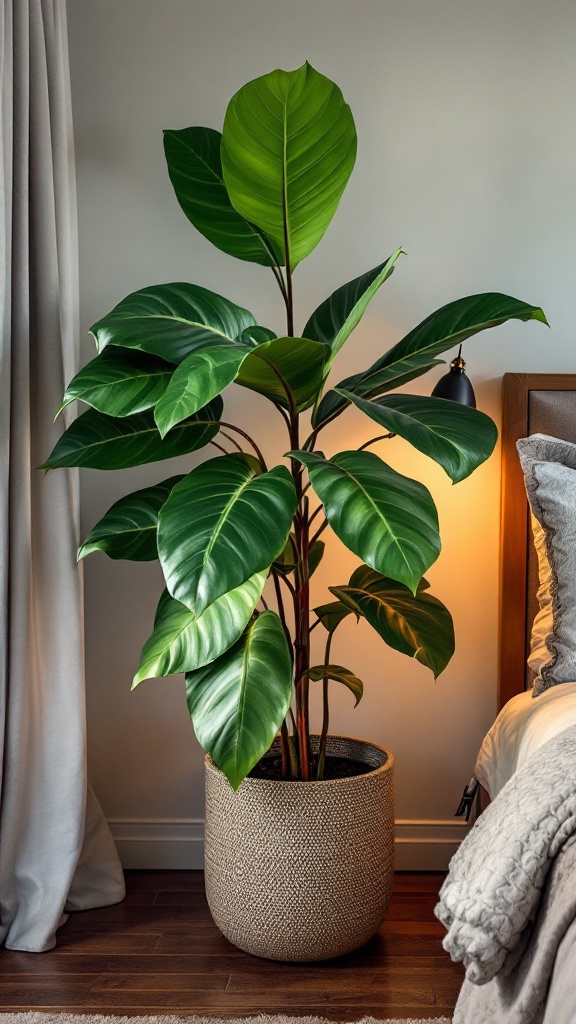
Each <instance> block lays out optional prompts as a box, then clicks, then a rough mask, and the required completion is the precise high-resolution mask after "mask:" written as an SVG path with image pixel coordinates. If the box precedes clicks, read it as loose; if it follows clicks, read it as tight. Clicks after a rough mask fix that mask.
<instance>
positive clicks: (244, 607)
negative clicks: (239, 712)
mask: <svg viewBox="0 0 576 1024" xmlns="http://www.w3.org/2000/svg"><path fill="white" fill-rule="evenodd" d="M266 575H267V574H266V572H261V573H256V575H255V576H252V577H251V578H250V579H249V580H247V581H246V583H242V584H241V586H239V587H236V589H235V590H231V591H230V592H229V593H228V594H223V595H222V597H219V598H218V600H217V601H214V603H213V604H211V605H210V607H209V608H207V609H206V611H205V612H203V614H202V615H200V617H199V618H196V616H195V615H194V612H191V611H190V609H189V608H187V607H186V605H184V604H180V601H175V600H174V598H173V597H171V596H170V594H169V593H168V591H167V590H165V591H164V593H163V594H162V596H161V598H160V601H159V604H158V610H157V612H156V619H155V621H154V631H153V633H152V636H151V637H150V638H149V640H147V641H146V643H145V645H144V648H143V650H142V656H141V658H140V665H139V668H138V671H137V673H136V675H135V676H134V682H133V684H132V689H134V687H135V686H137V685H138V683H140V682H142V680H143V679H152V678H156V677H158V676H171V675H175V674H176V673H178V672H193V671H195V670H196V669H198V668H203V667H204V665H209V664H210V663H211V662H212V661H215V660H216V658H219V657H220V655H221V654H224V652H225V651H227V650H228V649H229V648H230V647H232V645H233V644H235V643H236V641H237V640H238V639H239V637H240V636H241V635H242V633H243V632H244V630H245V628H246V626H247V625H248V623H249V621H250V619H251V618H252V613H253V612H254V609H255V607H256V605H257V604H258V601H259V600H260V595H261V593H262V590H263V588H264V583H265V582H266Z"/></svg>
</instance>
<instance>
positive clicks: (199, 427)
mask: <svg viewBox="0 0 576 1024" xmlns="http://www.w3.org/2000/svg"><path fill="white" fill-rule="evenodd" d="M221 415H222V399H221V398H215V399H214V401H213V402H210V403H209V405H207V406H206V408H205V409H200V411H199V412H198V413H197V414H196V416H192V417H191V418H190V419H189V420H186V421H185V422H184V423H181V424H179V426H178V427H176V428H175V429H174V430H172V431H171V433H170V435H169V437H167V438H165V439H164V440H162V438H161V437H160V434H159V433H158V430H157V428H156V424H155V422H154V417H153V415H152V413H151V412H142V413H139V414H138V415H137V416H126V417H124V418H123V419H114V418H113V417H111V416H104V415H103V414H102V413H100V412H96V410H95V409H89V410H88V412H85V413H83V414H82V416H79V417H78V419H76V420H74V422H73V423H72V424H71V425H70V426H69V427H68V429H67V430H66V431H65V432H64V434H62V437H61V438H60V440H59V441H58V442H57V444H56V445H55V447H54V450H53V451H52V453H51V455H50V456H49V458H48V459H47V460H46V462H45V463H44V465H43V466H41V467H40V468H41V469H56V468H57V467H60V466H87V467H89V468H90V469H127V468H128V467H130V466H142V465H144V464H145V463H147V462H159V461H160V460H161V459H171V458H174V456H176V455H186V454H187V453H188V452H195V451H197V450H198V449H199V448H204V446H205V445H207V444H208V443H209V442H210V441H211V440H212V438H213V437H215V435H216V434H217V433H218V431H219V429H220V425H219V421H220V417H221Z"/></svg>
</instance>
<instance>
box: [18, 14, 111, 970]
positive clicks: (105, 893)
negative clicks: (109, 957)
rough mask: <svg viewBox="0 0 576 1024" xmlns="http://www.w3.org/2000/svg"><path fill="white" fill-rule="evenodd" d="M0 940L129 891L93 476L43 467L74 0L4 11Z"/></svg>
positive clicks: (50, 927) (30, 941)
mask: <svg viewBox="0 0 576 1024" xmlns="http://www.w3.org/2000/svg"><path fill="white" fill-rule="evenodd" d="M0 11H1V13H0V62H1V63H0V114H1V127H0V133H1V134H0V146H1V152H0V246H1V250H0V258H1V259H2V266H1V267H0V309H1V314H0V315H1V316H2V325H1V326H2V334H1V337H0V616H1V617H0V746H1V748H2V749H1V754H2V779H1V789H0V942H5V943H6V945H7V946H8V948H10V949H22V950H30V951H33V952H40V951H42V950H46V949H50V948H51V947H52V946H54V945H55V942H56V937H55V936H56V929H57V927H58V926H59V924H62V923H63V921H64V920H65V911H66V910H80V909H87V908H89V907H95V906H102V905H106V904H109V903H115V902H117V901H118V900H120V899H122V897H123V895H124V881H123V876H122V872H121V869H120V864H119V861H118V857H117V854H116V851H115V849H114V845H113V842H112V839H111V836H110V833H109V831H108V827H107V825H106V823H105V821H104V817H103V815H102V812H101V810H100V807H99V806H98V803H97V801H96V799H95V797H94V796H93V794H92V793H91V792H90V791H89V790H87V782H86V737H85V698H84V668H83V645H82V628H83V622H82V591H81V580H80V576H79V572H78V570H77V568H76V565H75V560H76V559H75V552H76V546H77V543H78V536H77V532H78V475H77V472H76V471H74V472H70V471H63V470H57V471H53V472H51V473H48V474H44V473H42V472H39V471H38V470H37V468H36V467H37V466H38V465H40V463H42V462H43V461H44V459H45V458H46V456H47V455H48V453H49V452H50V450H51V448H52V446H53V445H54V443H55V441H56V439H57V437H58V435H59V434H60V432H61V429H62V428H61V426H60V424H58V425H54V424H53V423H52V420H53V417H54V413H55V411H56V409H58V406H59V403H60V399H61V395H62V392H63V388H64V384H65V382H67V381H68V380H69V378H70V377H71V376H72V375H73V373H74V372H75V369H76V368H77V359H78V323H77V305H78V299H77V293H78V284H77V244H76V207H75V179H74V155H73V141H72V120H71V106H70V83H69V73H68V51H67V36H66V11H65V0H0Z"/></svg>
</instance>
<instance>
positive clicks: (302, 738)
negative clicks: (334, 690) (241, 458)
mask: <svg viewBox="0 0 576 1024" xmlns="http://www.w3.org/2000/svg"><path fill="white" fill-rule="evenodd" d="M290 445H291V447H292V448H293V449H298V448H299V447H300V430H299V417H298V416H295V417H293V419H292V424H291V430H290ZM302 473H303V469H302V465H301V464H300V463H299V462H297V461H296V460H295V459H292V476H293V478H294V486H295V488H296V495H297V499H298V509H299V513H300V514H299V515H298V516H295V517H294V536H295V542H296V549H297V554H298V564H299V572H298V573H297V579H296V589H295V593H294V633H295V639H294V648H295V652H296V657H295V666H294V668H295V680H296V683H295V688H296V726H297V732H298V754H299V761H300V772H301V778H302V779H303V780H304V781H305V782H309V781H310V779H311V771H310V725H309V694H308V689H309V681H308V668H309V661H310V639H309V637H310V588H309V583H308V550H309V544H308V499H307V498H303V497H302V489H303V488H302Z"/></svg>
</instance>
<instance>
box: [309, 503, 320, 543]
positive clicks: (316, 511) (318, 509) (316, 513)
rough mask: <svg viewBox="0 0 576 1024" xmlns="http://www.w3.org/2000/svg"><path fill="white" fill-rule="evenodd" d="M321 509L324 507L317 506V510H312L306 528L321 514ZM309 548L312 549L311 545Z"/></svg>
mask: <svg viewBox="0 0 576 1024" xmlns="http://www.w3.org/2000/svg"><path fill="white" fill-rule="evenodd" d="M323 508H324V505H318V508H315V509H314V511H313V513H312V515H311V516H310V519H309V520H308V526H311V525H312V523H313V522H314V520H315V519H316V516H319V515H320V513H321V511H322V509H323ZM310 547H312V545H310Z"/></svg>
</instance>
